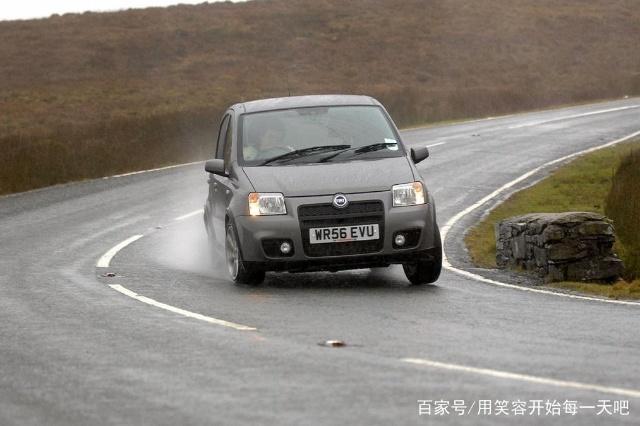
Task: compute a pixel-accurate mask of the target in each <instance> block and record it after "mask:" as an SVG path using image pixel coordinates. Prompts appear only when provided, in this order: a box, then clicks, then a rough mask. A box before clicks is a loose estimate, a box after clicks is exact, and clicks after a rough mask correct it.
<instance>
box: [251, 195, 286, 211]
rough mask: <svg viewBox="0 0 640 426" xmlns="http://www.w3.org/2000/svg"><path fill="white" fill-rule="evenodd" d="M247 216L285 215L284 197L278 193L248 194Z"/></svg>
mask: <svg viewBox="0 0 640 426" xmlns="http://www.w3.org/2000/svg"><path fill="white" fill-rule="evenodd" d="M249 214H250V215H251V216H268V215H273V214H287V208H286V207H285V205H284V195H282V194H280V193H279V192H271V193H265V192H262V193H260V192H252V193H250V194H249Z"/></svg>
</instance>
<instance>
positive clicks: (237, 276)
mask: <svg viewBox="0 0 640 426" xmlns="http://www.w3.org/2000/svg"><path fill="white" fill-rule="evenodd" d="M224 252H225V259H226V265H227V272H228V273H229V276H230V277H231V279H232V280H233V282H235V283H236V284H252V285H255V284H260V283H261V282H262V281H264V270H262V269H258V268H256V267H255V266H253V265H251V264H248V263H247V262H245V261H243V260H242V251H241V250H240V243H239V242H238V234H237V233H236V230H235V227H234V226H233V223H229V224H227V230H226V236H225V240H224Z"/></svg>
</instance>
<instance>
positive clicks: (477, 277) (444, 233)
mask: <svg viewBox="0 0 640 426" xmlns="http://www.w3.org/2000/svg"><path fill="white" fill-rule="evenodd" d="M636 136H640V131H637V132H634V133H632V134H630V135H627V136H625V137H622V138H620V139H616V140H614V141H611V142H608V143H605V144H604V145H600V146H596V147H593V148H588V149H585V150H582V151H579V152H576V153H573V154H569V155H565V156H564V157H561V158H558V159H556V160H552V161H549V162H547V163H545V164H543V165H541V166H538V167H536V168H535V169H533V170H530V171H528V172H527V173H525V174H523V175H522V176H520V177H518V178H516V179H514V180H512V181H511V182H509V183H507V184H505V185H503V186H501V187H500V188H498V189H496V190H495V191H493V192H492V193H491V194H489V195H487V196H486V197H484V198H482V199H481V200H480V201H478V202H476V203H474V204H472V205H471V206H469V207H467V208H466V209H464V210H462V211H461V212H459V213H458V214H456V215H455V216H453V217H452V218H451V219H449V220H448V221H447V223H445V225H444V226H443V227H442V228H441V229H440V232H441V234H442V241H443V247H444V245H445V244H444V243H445V241H446V238H447V234H448V233H449V230H450V229H451V227H452V226H453V225H455V224H456V223H457V222H458V221H459V220H460V219H462V218H463V217H464V216H466V215H468V214H469V213H471V212H472V211H474V210H475V209H477V208H478V207H480V206H482V205H484V204H485V203H486V202H488V201H490V200H492V199H493V198H495V197H497V196H498V195H500V194H501V193H502V192H504V191H506V190H507V189H509V188H511V187H513V186H514V185H516V184H517V183H519V182H522V181H523V180H525V179H527V178H528V177H530V176H532V175H534V174H535V173H537V172H539V171H540V170H542V169H543V168H545V167H548V166H551V165H554V164H557V163H561V162H563V161H566V160H569V159H571V158H574V157H578V156H580V155H584V154H588V153H590V152H594V151H597V150H599V149H603V148H608V147H610V146H613V145H616V144H619V143H621V142H624V141H626V140H629V139H632V138H634V137H636ZM496 206H497V205H496ZM496 206H493V208H495V207H496ZM442 264H443V266H444V268H446V269H448V270H450V271H452V272H455V273H457V274H460V275H462V276H465V277H467V278H471V279H474V280H477V281H482V282H485V283H488V284H493V285H496V286H500V287H506V288H512V289H517V290H521V291H530V292H532V293H543V294H550V295H553V296H559V297H568V298H571V299H582V300H591V301H597V302H603V303H615V304H618V305H640V302H629V301H626V300H612V299H599V298H597V297H588V296H578V295H575V294H567V293H558V292H555V291H549V290H541V289H537V288H531V287H523V286H519V285H515V284H508V283H503V282H500V281H496V280H492V279H489V278H485V277H483V276H482V275H478V274H474V273H473V272H469V271H466V270H463V269H458V268H456V267H454V266H452V265H451V264H450V263H449V260H448V259H447V254H446V252H444V251H443V253H442Z"/></svg>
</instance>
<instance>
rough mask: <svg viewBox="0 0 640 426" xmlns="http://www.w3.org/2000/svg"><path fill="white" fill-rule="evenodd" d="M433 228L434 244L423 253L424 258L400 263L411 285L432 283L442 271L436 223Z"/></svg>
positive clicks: (438, 231) (440, 243) (440, 244)
mask: <svg viewBox="0 0 640 426" xmlns="http://www.w3.org/2000/svg"><path fill="white" fill-rule="evenodd" d="M435 228H436V229H435V231H434V237H435V238H434V239H435V245H434V247H433V248H432V249H430V250H429V252H428V253H427V254H426V255H425V259H420V260H418V261H417V262H412V263H405V264H403V265H402V268H403V269H404V274H405V275H406V276H407V279H408V280H409V281H410V282H411V284H412V285H421V284H432V283H434V282H436V281H437V280H438V278H439V277H440V272H441V271H442V241H441V238H440V230H439V229H438V225H436V227H435Z"/></svg>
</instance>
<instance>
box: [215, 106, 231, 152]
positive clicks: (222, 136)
mask: <svg viewBox="0 0 640 426" xmlns="http://www.w3.org/2000/svg"><path fill="white" fill-rule="evenodd" d="M228 125H229V114H227V115H225V116H224V118H223V119H222V122H221V123H220V130H218V142H217V144H216V158H223V155H224V148H225V140H226V136H227V127H228Z"/></svg>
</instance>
